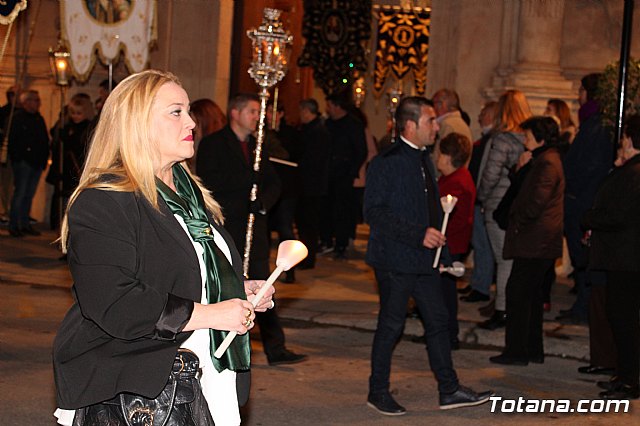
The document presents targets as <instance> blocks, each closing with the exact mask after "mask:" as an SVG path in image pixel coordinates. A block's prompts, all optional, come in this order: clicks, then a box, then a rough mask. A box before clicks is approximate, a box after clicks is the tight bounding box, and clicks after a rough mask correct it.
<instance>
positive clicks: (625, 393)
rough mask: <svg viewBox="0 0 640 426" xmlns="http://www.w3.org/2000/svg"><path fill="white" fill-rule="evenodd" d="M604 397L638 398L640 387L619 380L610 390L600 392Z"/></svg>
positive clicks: (639, 396)
mask: <svg viewBox="0 0 640 426" xmlns="http://www.w3.org/2000/svg"><path fill="white" fill-rule="evenodd" d="M600 398H602V399H638V398H640V387H639V386H638V385H635V386H630V385H625V384H624V383H622V382H619V383H618V385H617V386H616V387H615V388H613V389H611V390H608V391H604V392H600Z"/></svg>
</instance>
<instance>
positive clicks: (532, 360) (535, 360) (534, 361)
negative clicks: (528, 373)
mask: <svg viewBox="0 0 640 426" xmlns="http://www.w3.org/2000/svg"><path fill="white" fill-rule="evenodd" d="M529 362H530V363H532V364H544V355H538V356H530V357H529Z"/></svg>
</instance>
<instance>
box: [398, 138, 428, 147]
mask: <svg viewBox="0 0 640 426" xmlns="http://www.w3.org/2000/svg"><path fill="white" fill-rule="evenodd" d="M400 140H401V141H402V142H404V143H406V144H407V145H409V146H410V147H411V148H413V149H417V150H418V151H424V150H425V149H427V148H425V147H422V148H420V147H419V146H418V145H416V144H414V143H412V142H409V141H408V140H407V139H406V138H405V137H404V136H402V135H400Z"/></svg>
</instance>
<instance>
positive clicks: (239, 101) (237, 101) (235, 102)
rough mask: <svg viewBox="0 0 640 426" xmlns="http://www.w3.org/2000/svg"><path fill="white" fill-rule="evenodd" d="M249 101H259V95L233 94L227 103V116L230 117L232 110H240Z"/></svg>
mask: <svg viewBox="0 0 640 426" xmlns="http://www.w3.org/2000/svg"><path fill="white" fill-rule="evenodd" d="M251 101H256V102H258V103H260V97H259V96H258V95H256V94H255V93H238V94H235V95H233V96H232V97H231V99H229V105H228V106H227V117H229V119H231V111H232V110H234V109H235V110H237V111H240V110H242V109H243V108H244V107H246V106H247V104H248V103H249V102H251Z"/></svg>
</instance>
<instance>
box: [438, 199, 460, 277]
mask: <svg viewBox="0 0 640 426" xmlns="http://www.w3.org/2000/svg"><path fill="white" fill-rule="evenodd" d="M457 202H458V198H457V197H454V196H453V195H451V194H447V196H446V197H441V198H440V204H442V210H443V211H444V219H443V221H442V229H441V230H440V232H441V233H442V234H444V233H445V232H447V223H448V222H449V214H450V213H451V212H452V211H453V208H454V207H455V205H456V203H457ZM441 252H442V246H440V247H438V250H436V256H435V257H434V259H433V267H434V268H437V267H438V262H440V253H441Z"/></svg>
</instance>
